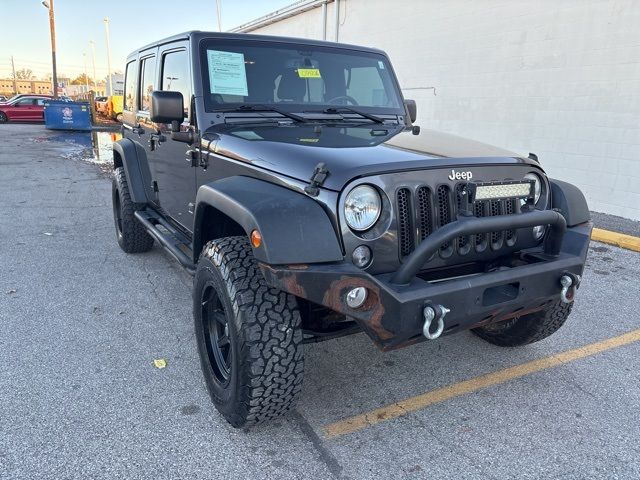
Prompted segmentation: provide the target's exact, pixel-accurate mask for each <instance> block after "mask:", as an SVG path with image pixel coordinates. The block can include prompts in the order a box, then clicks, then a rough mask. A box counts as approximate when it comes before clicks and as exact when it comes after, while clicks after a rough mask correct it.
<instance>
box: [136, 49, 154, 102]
mask: <svg viewBox="0 0 640 480" xmlns="http://www.w3.org/2000/svg"><path fill="white" fill-rule="evenodd" d="M155 80H156V57H149V58H145V59H144V60H143V61H142V75H141V77H140V110H142V111H143V112H148V111H149V108H150V106H151V92H153V91H154V90H155V89H156V88H155V83H156V82H155Z"/></svg>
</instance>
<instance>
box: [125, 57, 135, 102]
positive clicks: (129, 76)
mask: <svg viewBox="0 0 640 480" xmlns="http://www.w3.org/2000/svg"><path fill="white" fill-rule="evenodd" d="M135 92H136V62H135V60H134V61H133V62H129V63H127V70H126V73H125V79H124V109H125V110H128V111H130V112H131V111H133V110H135V109H136V104H135V100H136V98H135V97H136V95H135Z"/></svg>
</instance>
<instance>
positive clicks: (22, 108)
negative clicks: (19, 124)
mask: <svg viewBox="0 0 640 480" xmlns="http://www.w3.org/2000/svg"><path fill="white" fill-rule="evenodd" d="M33 100H34V99H33V98H31V97H24V98H21V99H20V100H18V101H16V103H14V104H13V106H12V108H11V112H10V113H9V115H10V116H11V120H16V121H24V120H30V119H31V116H32V115H33V112H32V110H33Z"/></svg>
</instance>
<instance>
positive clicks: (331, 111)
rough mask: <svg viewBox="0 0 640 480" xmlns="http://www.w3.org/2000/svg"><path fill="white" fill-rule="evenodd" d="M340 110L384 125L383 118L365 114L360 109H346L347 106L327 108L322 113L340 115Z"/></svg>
mask: <svg viewBox="0 0 640 480" xmlns="http://www.w3.org/2000/svg"><path fill="white" fill-rule="evenodd" d="M340 110H342V111H343V112H351V113H357V114H358V115H360V116H362V117H364V118H368V119H369V120H373V121H374V122H376V123H384V120H383V119H382V118H380V117H377V116H376V115H371V114H370V113H365V112H363V111H362V110H360V109H358V108H353V107H346V106H340V107H329V108H325V109H324V110H323V111H322V112H323V113H339V111H340Z"/></svg>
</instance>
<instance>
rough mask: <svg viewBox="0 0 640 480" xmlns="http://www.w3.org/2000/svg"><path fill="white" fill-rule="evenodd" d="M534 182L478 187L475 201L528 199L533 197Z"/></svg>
mask: <svg viewBox="0 0 640 480" xmlns="http://www.w3.org/2000/svg"><path fill="white" fill-rule="evenodd" d="M531 186H532V182H523V183H503V184H496V185H476V192H475V193H476V194H475V200H476V201H482V200H497V199H500V198H526V197H530V196H531Z"/></svg>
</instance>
